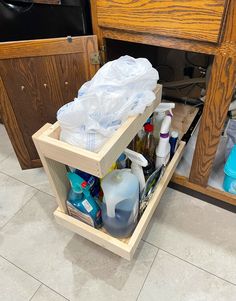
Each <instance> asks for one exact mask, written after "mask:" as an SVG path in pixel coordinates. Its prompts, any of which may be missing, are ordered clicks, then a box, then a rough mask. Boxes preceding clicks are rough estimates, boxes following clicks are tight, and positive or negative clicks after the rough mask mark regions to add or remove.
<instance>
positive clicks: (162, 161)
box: [156, 103, 175, 168]
mask: <svg viewBox="0 0 236 301" xmlns="http://www.w3.org/2000/svg"><path fill="white" fill-rule="evenodd" d="M174 107H175V104H174V103H161V104H160V105H159V106H158V108H159V109H160V110H161V111H164V112H165V111H169V113H168V114H167V115H166V116H165V117H164V119H163V121H162V124H161V129H160V138H159V143H158V145H157V147H156V168H159V167H160V166H162V165H164V166H166V165H167V163H168V162H169V159H170V143H169V139H170V134H169V131H170V126H171V121H172V117H173V113H172V111H171V109H173V108H174ZM158 108H157V109H156V110H158Z"/></svg>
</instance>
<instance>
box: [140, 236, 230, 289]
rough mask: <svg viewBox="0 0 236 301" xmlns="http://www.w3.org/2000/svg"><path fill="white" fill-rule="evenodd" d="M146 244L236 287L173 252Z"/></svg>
mask: <svg viewBox="0 0 236 301" xmlns="http://www.w3.org/2000/svg"><path fill="white" fill-rule="evenodd" d="M145 242H146V243H147V244H149V245H151V246H153V247H156V248H158V249H159V250H161V251H163V252H165V253H167V254H169V255H171V256H174V257H176V258H178V259H179V260H181V261H184V262H186V263H188V264H190V265H192V266H194V267H195V268H197V269H199V270H201V271H203V272H206V273H208V274H210V275H212V276H214V277H216V278H218V279H220V280H223V281H225V282H228V283H229V284H232V285H233V286H236V283H233V282H231V281H229V280H227V279H224V278H222V277H220V276H217V275H216V274H214V273H212V272H210V271H207V270H205V269H204V268H202V267H200V266H198V265H196V264H194V263H192V262H190V261H187V260H186V259H183V258H181V257H179V256H177V255H175V254H173V253H171V252H169V251H166V250H164V249H162V248H160V247H157V246H155V245H154V244H152V243H150V242H148V241H145Z"/></svg>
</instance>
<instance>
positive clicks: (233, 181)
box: [223, 144, 236, 195]
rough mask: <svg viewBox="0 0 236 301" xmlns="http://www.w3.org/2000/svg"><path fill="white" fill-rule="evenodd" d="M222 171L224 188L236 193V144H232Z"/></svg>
mask: <svg viewBox="0 0 236 301" xmlns="http://www.w3.org/2000/svg"><path fill="white" fill-rule="evenodd" d="M224 173H225V177H224V183H223V188H224V190H225V191H227V192H229V193H232V194H235V195H236V144H235V145H234V146H233V148H232V150H231V152H230V155H229V157H228V159H227V161H226V164H225V167H224Z"/></svg>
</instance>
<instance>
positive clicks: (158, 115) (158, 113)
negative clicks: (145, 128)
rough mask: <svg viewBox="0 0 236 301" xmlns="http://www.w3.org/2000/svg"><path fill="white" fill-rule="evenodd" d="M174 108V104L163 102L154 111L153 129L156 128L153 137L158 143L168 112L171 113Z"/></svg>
mask: <svg viewBox="0 0 236 301" xmlns="http://www.w3.org/2000/svg"><path fill="white" fill-rule="evenodd" d="M174 107H175V104H174V103H165V102H162V103H160V104H159V105H158V107H157V108H156V110H155V111H154V115H153V120H152V122H153V127H154V130H153V136H154V138H155V139H156V141H157V142H159V139H160V131H161V125H162V122H163V120H164V118H165V116H166V111H169V110H171V109H173V108H174Z"/></svg>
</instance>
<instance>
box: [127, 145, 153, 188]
mask: <svg viewBox="0 0 236 301" xmlns="http://www.w3.org/2000/svg"><path fill="white" fill-rule="evenodd" d="M124 153H125V155H126V156H127V157H128V158H129V159H130V160H131V162H132V163H131V172H132V174H134V175H136V177H137V178H138V180H139V188H140V192H142V191H143V189H144V187H145V184H146V181H145V177H144V172H143V167H146V166H147V165H148V161H147V160H146V159H145V158H144V156H143V155H141V154H139V153H137V152H134V151H132V150H130V149H128V148H126V149H125V151H124Z"/></svg>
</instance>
